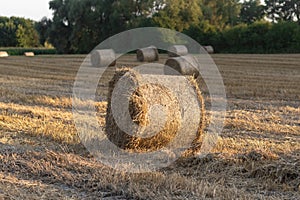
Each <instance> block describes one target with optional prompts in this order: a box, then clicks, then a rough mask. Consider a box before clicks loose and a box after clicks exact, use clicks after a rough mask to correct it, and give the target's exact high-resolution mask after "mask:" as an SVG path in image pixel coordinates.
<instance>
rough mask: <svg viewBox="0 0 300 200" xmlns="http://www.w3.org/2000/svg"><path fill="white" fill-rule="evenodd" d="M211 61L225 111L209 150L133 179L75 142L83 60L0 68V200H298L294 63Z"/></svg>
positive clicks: (18, 61) (297, 68)
mask: <svg viewBox="0 0 300 200" xmlns="http://www.w3.org/2000/svg"><path fill="white" fill-rule="evenodd" d="M212 57H213V59H214V61H215V62H216V64H217V66H218V68H219V70H220V72H221V74H222V76H223V79H224V84H225V87H226V93H227V103H228V107H227V113H226V119H225V125H224V128H223V131H222V134H221V135H220V138H219V141H218V144H217V146H216V147H215V148H214V149H213V151H212V152H211V153H210V154H209V155H208V156H206V157H205V158H196V157H191V158H182V159H180V160H178V161H177V162H176V163H174V165H172V166H170V167H168V168H165V169H161V170H160V171H157V172H151V173H143V174H128V173H123V172H118V171H114V170H113V169H110V168H108V167H106V166H104V165H103V164H101V162H98V161H97V160H96V159H95V158H93V157H92V156H91V155H90V154H89V153H88V152H87V151H86V150H85V148H84V146H83V145H82V144H81V143H80V141H79V138H78V136H77V132H76V129H75V125H74V121H73V118H72V87H73V84H74V80H75V77H76V73H77V70H78V69H79V66H80V65H81V63H82V61H83V60H84V58H85V56H71V55H70V56H37V57H34V58H25V57H9V58H5V59H0V169H1V170H0V199H107V200H108V199H110V200H112V199H300V55H225V54H220V55H218V54H217V55H212ZM164 60H165V57H163V59H162V60H161V61H162V62H164ZM139 64H141V63H138V62H136V61H135V57H133V56H125V57H122V58H121V59H120V60H118V67H121V66H128V67H131V66H136V65H139ZM113 72H114V68H111V69H110V70H109V71H107V72H106V74H105V78H104V79H102V80H101V81H100V83H99V92H100V93H103V94H105V93H106V92H107V81H108V80H109V78H110V76H111V75H112V74H113ZM203 90H204V91H203V95H204V96H205V97H206V98H208V91H207V90H206V89H205V88H204V89H203ZM97 108H98V111H99V116H100V121H101V119H102V121H103V122H104V117H105V109H106V104H105V103H101V104H100V103H99V104H98V105H97Z"/></svg>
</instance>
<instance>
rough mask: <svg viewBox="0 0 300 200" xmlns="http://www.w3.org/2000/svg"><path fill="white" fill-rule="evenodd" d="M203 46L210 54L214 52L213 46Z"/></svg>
mask: <svg viewBox="0 0 300 200" xmlns="http://www.w3.org/2000/svg"><path fill="white" fill-rule="evenodd" d="M203 48H204V49H205V50H206V52H207V53H210V54H213V53H215V50H214V47H213V46H204V47H203Z"/></svg>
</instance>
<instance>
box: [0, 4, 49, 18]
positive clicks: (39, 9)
mask: <svg viewBox="0 0 300 200" xmlns="http://www.w3.org/2000/svg"><path fill="white" fill-rule="evenodd" d="M49 1H50V0H0V16H7V17H11V16H17V17H25V18H29V19H33V20H35V21H40V20H41V19H42V18H43V17H44V16H46V17H48V18H52V12H51V11H50V10H49Z"/></svg>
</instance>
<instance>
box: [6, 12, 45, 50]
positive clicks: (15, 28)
mask: <svg viewBox="0 0 300 200" xmlns="http://www.w3.org/2000/svg"><path fill="white" fill-rule="evenodd" d="M39 45H40V44H39V37H38V33H37V31H36V30H35V28H34V22H33V21H32V20H29V19H24V18H20V17H11V18H7V17H0V46H3V47H15V46H19V47H36V46H39Z"/></svg>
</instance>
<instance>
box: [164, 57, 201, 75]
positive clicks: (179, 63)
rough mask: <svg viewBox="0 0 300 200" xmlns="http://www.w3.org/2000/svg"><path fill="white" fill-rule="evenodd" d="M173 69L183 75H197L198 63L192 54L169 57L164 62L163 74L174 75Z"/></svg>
mask: <svg viewBox="0 0 300 200" xmlns="http://www.w3.org/2000/svg"><path fill="white" fill-rule="evenodd" d="M174 70H175V71H176V72H178V73H180V74H182V75H184V76H194V77H198V76H199V70H198V63H197V61H196V59H194V57H193V56H181V57H175V58H169V59H168V60H167V61H166V64H165V70H164V71H165V74H167V75H176V74H175V72H174Z"/></svg>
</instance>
